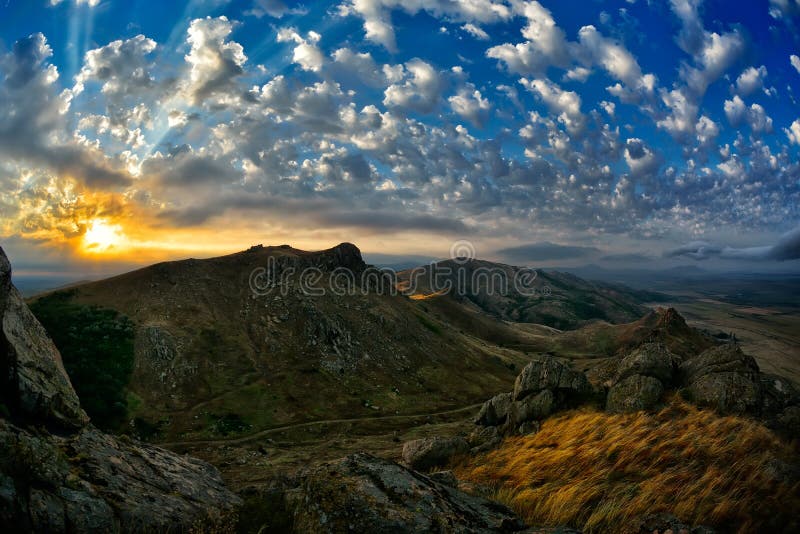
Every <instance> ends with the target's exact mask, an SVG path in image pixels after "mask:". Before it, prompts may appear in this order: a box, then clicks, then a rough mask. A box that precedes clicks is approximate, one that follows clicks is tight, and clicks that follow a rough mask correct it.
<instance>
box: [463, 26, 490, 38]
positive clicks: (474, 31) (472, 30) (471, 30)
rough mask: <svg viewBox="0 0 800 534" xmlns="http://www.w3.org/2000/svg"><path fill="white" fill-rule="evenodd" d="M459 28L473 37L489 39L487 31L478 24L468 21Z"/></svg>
mask: <svg viewBox="0 0 800 534" xmlns="http://www.w3.org/2000/svg"><path fill="white" fill-rule="evenodd" d="M461 29H462V30H464V31H465V32H467V33H468V34H470V35H471V36H473V37H474V38H476V39H479V40H481V41H486V40H488V39H489V34H488V33H486V32H485V31H484V30H483V29H482V28H481V27H480V26H476V25H475V24H472V23H471V22H468V23H466V24H464V25H463V26H461Z"/></svg>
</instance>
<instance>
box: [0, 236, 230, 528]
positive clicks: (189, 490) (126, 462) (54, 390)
mask: <svg viewBox="0 0 800 534" xmlns="http://www.w3.org/2000/svg"><path fill="white" fill-rule="evenodd" d="M0 313H2V317H0V318H1V319H2V338H0V371H2V372H1V373H0V376H2V380H3V384H2V386H3V389H2V399H1V401H2V404H3V410H2V415H0V522H1V523H2V524H3V526H4V527H5V529H7V530H10V531H36V532H56V533H57V532H95V531H100V532H116V531H122V532H131V531H136V532H150V531H153V532H155V531H177V532H180V531H188V530H190V529H192V528H195V529H197V528H203V527H204V525H208V526H211V525H215V526H219V525H221V524H222V523H224V522H225V521H228V520H232V518H231V517H228V516H229V514H231V512H232V511H233V510H234V508H235V507H236V506H237V505H238V504H239V502H240V500H239V498H238V497H236V496H235V495H234V494H232V493H231V492H230V491H228V490H227V489H226V488H225V486H224V484H223V483H222V479H221V477H220V476H219V473H218V472H217V470H216V469H215V468H214V467H212V466H210V465H209V464H206V463H205V462H201V461H200V460H195V459H192V458H189V457H186V456H179V455H176V454H174V453H171V452H169V451H166V450H164V449H160V448H158V447H153V446H149V445H145V444H142V443H138V442H136V441H133V440H128V439H125V438H116V437H114V436H110V435H107V434H104V433H102V432H100V431H99V430H97V429H96V428H94V427H93V426H92V425H91V424H90V423H89V420H88V417H87V416H86V414H85V412H84V411H83V410H82V409H81V406H80V402H79V400H78V397H77V395H76V394H75V391H74V390H73V389H72V385H71V384H70V381H69V378H68V376H67V373H66V371H65V370H64V366H63V364H62V362H61V357H60V355H59V353H58V350H57V349H56V347H55V346H54V345H53V343H52V341H51V340H50V339H49V337H48V336H47V333H46V332H45V330H44V328H43V327H42V326H41V325H40V324H39V322H38V321H37V320H36V318H35V317H34V316H33V314H31V312H30V310H28V308H27V306H26V305H25V303H24V301H23V300H22V298H21V296H20V295H19V293H18V292H17V290H16V289H15V288H14V287H13V285H12V284H11V268H10V265H9V263H8V259H7V258H6V256H5V253H4V252H3V250H2V249H0Z"/></svg>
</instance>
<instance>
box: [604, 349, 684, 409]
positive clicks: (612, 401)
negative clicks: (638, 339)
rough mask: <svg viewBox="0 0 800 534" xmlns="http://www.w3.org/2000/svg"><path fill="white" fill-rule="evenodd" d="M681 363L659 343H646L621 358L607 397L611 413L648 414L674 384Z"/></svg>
mask: <svg viewBox="0 0 800 534" xmlns="http://www.w3.org/2000/svg"><path fill="white" fill-rule="evenodd" d="M679 362H680V359H679V358H678V357H677V356H676V355H674V354H672V353H671V352H670V351H669V350H668V349H667V348H666V347H665V346H664V345H663V344H662V343H645V344H644V345H642V346H640V347H639V348H637V349H635V350H634V351H632V352H631V353H630V354H628V355H627V356H625V357H624V358H622V360H621V361H620V362H619V364H617V370H616V374H615V377H614V380H613V383H612V385H611V388H610V389H609V391H608V396H607V397H606V409H607V410H608V411H610V412H635V411H638V410H649V409H652V408H654V407H656V405H657V404H658V402H659V401H660V400H661V396H662V395H663V393H664V391H665V389H666V388H667V387H670V386H672V385H673V384H674V383H675V378H676V376H677V372H678V365H679Z"/></svg>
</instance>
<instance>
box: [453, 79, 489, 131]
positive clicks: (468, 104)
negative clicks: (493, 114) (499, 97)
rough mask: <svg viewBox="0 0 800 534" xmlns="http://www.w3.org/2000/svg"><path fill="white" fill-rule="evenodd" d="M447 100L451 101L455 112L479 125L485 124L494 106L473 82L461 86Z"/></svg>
mask: <svg viewBox="0 0 800 534" xmlns="http://www.w3.org/2000/svg"><path fill="white" fill-rule="evenodd" d="M447 101H448V102H450V107H451V108H452V109H453V111H454V112H455V113H457V114H458V115H460V116H461V117H464V118H465V119H467V120H468V121H470V122H471V123H472V124H474V125H475V126H478V127H482V126H483V124H484V122H485V121H486V118H487V115H488V113H489V110H490V109H491V108H492V106H491V104H489V101H488V100H487V99H485V98H483V97H482V96H481V92H480V91H478V90H477V89H475V86H474V85H472V84H467V85H465V86H463V87H461V88H459V90H458V92H457V93H456V94H455V95H453V96H451V97H450V98H448V99H447Z"/></svg>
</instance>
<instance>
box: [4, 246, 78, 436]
mask: <svg viewBox="0 0 800 534" xmlns="http://www.w3.org/2000/svg"><path fill="white" fill-rule="evenodd" d="M0 320H1V321H2V332H0V371H2V378H1V379H0V380H2V381H3V383H2V384H1V385H2V387H3V391H2V393H0V395H2V402H3V403H4V404H6V407H7V409H8V410H9V411H10V412H11V413H12V414H14V415H16V416H18V417H22V418H25V419H26V420H29V421H37V422H40V423H45V424H48V425H55V426H59V427H67V428H79V427H81V426H83V425H85V424H86V423H87V422H88V421H89V418H88V417H87V416H86V413H85V412H84V411H83V410H82V409H81V406H80V401H79V400H78V396H77V395H76V394H75V390H74V389H72V384H71V383H70V381H69V377H68V376H67V373H66V371H65V370H64V365H63V363H62V362H61V355H60V354H59V353H58V350H57V349H56V347H55V345H53V342H52V341H51V340H50V338H49V337H48V335H47V332H45V330H44V328H43V327H42V325H41V324H39V321H37V320H36V317H34V316H33V314H32V313H31V311H30V310H29V309H28V307H27V306H26V305H25V302H24V301H23V300H22V296H21V295H20V294H19V292H18V291H17V289H16V288H15V287H14V286H13V285H12V284H11V265H10V264H9V262H8V258H7V257H6V255H5V252H3V249H2V248H0Z"/></svg>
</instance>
